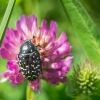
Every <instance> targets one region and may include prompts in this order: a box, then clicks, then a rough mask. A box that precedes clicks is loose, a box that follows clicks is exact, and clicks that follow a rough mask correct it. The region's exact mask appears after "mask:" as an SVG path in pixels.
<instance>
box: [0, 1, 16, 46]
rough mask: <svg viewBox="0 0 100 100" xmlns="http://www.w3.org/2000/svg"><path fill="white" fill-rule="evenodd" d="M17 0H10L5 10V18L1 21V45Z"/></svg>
mask: <svg viewBox="0 0 100 100" xmlns="http://www.w3.org/2000/svg"><path fill="white" fill-rule="evenodd" d="M15 1H16V0H9V3H8V6H7V9H6V12H5V14H4V17H3V20H2V22H1V25H0V46H1V43H2V40H3V37H4V33H5V30H6V27H7V25H8V23H9V20H10V16H11V14H12V11H13V8H14V5H15Z"/></svg>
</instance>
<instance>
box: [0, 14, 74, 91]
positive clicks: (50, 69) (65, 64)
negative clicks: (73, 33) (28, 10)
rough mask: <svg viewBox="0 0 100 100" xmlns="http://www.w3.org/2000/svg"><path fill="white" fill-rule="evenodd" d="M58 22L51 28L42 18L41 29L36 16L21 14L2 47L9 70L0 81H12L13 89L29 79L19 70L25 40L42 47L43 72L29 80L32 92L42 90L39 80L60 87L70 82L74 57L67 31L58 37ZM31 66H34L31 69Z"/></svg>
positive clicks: (0, 55) (0, 54)
mask: <svg viewBox="0 0 100 100" xmlns="http://www.w3.org/2000/svg"><path fill="white" fill-rule="evenodd" d="M57 28H58V26H57V23H56V22H54V21H51V22H50V28H48V27H47V25H46V20H45V19H43V21H42V23H41V26H40V27H38V25H37V18H36V17H35V16H34V15H31V16H28V17H27V16H26V15H22V16H21V17H20V19H19V20H18V21H17V22H16V29H12V28H7V29H6V32H5V37H4V39H3V42H2V46H1V48H0V57H2V58H3V59H6V60H7V65H6V67H7V71H5V72H4V73H1V74H0V76H1V77H2V79H1V81H0V82H4V81H6V80H10V83H11V84H12V85H14V86H16V85H19V84H21V83H22V82H24V81H25V80H26V79H25V77H24V76H23V74H22V72H21V71H20V66H19V64H18V54H19V52H20V48H21V46H22V45H23V44H24V42H25V40H31V42H32V43H33V44H34V45H35V46H39V49H38V51H39V54H40V59H41V61H42V72H41V74H40V75H39V77H38V78H37V79H36V80H34V81H30V86H31V87H32V89H33V90H37V91H39V90H40V85H41V84H40V79H43V80H46V81H47V82H48V83H50V84H53V85H58V84H59V83H60V82H62V83H65V82H67V78H66V76H65V75H66V73H68V71H69V67H70V66H71V65H72V58H73V57H72V56H69V53H70V50H71V46H70V43H69V42H67V41H66V40H67V36H66V33H65V32H62V33H61V35H60V37H59V38H58V39H56V36H57ZM30 67H31V66H30Z"/></svg>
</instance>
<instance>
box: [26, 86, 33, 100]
mask: <svg viewBox="0 0 100 100" xmlns="http://www.w3.org/2000/svg"><path fill="white" fill-rule="evenodd" d="M26 100H35V95H34V93H33V90H32V89H31V87H30V85H29V84H28V85H27V90H26Z"/></svg>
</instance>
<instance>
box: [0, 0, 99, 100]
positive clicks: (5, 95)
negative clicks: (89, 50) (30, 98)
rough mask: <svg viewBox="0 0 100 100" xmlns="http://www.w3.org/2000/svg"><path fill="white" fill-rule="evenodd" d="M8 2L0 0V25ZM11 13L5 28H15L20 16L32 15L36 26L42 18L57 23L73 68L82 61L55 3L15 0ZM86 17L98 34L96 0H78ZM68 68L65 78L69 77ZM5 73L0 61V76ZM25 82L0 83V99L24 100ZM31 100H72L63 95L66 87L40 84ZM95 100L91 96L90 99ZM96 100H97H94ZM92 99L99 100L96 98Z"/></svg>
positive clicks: (62, 11)
mask: <svg viewBox="0 0 100 100" xmlns="http://www.w3.org/2000/svg"><path fill="white" fill-rule="evenodd" d="M8 1H9V0H0V23H1V21H2V18H3V15H4V12H5V10H6V7H7V4H8ZM16 1H17V2H16V4H15V7H14V10H13V13H12V15H11V18H10V22H9V25H8V26H9V27H12V28H15V23H16V21H17V20H18V19H19V17H20V16H21V15H22V14H26V15H31V14H34V15H35V16H36V17H37V18H38V24H39V25H40V24H41V21H42V19H43V18H45V19H46V20H47V22H48V26H49V23H50V21H51V20H55V21H56V22H57V23H58V36H59V35H60V34H61V32H62V31H65V32H66V33H67V36H68V41H69V42H70V44H71V45H72V46H73V48H72V51H71V55H74V60H73V65H77V64H79V63H80V62H82V61H84V60H85V59H86V58H87V56H86V55H85V53H84V51H83V49H82V47H81V45H80V43H79V41H78V39H77V37H76V35H75V33H74V30H73V28H72V26H71V23H70V20H69V18H68V16H66V15H65V12H64V10H63V8H62V6H61V4H60V2H59V0H16ZM80 2H81V3H82V5H83V6H84V8H85V9H86V10H87V12H88V14H89V15H90V16H91V18H92V19H93V21H94V23H95V25H96V27H97V29H98V31H99V28H100V0H91V1H90V0H80ZM72 69H73V68H71V71H70V73H69V75H68V77H69V76H70V74H72ZM5 70H6V61H5V60H3V59H1V58H0V73H1V72H3V71H5ZM26 88H27V83H23V84H21V85H19V86H17V87H13V86H12V85H11V84H9V82H6V83H1V84H0V100H26ZM34 94H35V100H61V99H62V100H72V99H71V98H70V97H69V96H67V84H66V85H63V84H60V85H59V86H56V87H55V86H52V85H50V84H48V83H46V82H44V81H42V84H41V93H40V94H38V93H36V92H35V93H34ZM94 98H95V97H94ZM96 98H97V97H96ZM96 98H95V100H100V98H99V97H98V98H97V99H96Z"/></svg>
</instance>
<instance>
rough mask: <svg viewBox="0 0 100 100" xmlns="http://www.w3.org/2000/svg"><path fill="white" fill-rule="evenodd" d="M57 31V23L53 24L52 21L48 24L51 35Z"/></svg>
mask: <svg viewBox="0 0 100 100" xmlns="http://www.w3.org/2000/svg"><path fill="white" fill-rule="evenodd" d="M57 30H58V25H57V23H56V22H54V21H51V22H50V32H51V33H52V32H55V33H57Z"/></svg>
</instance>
